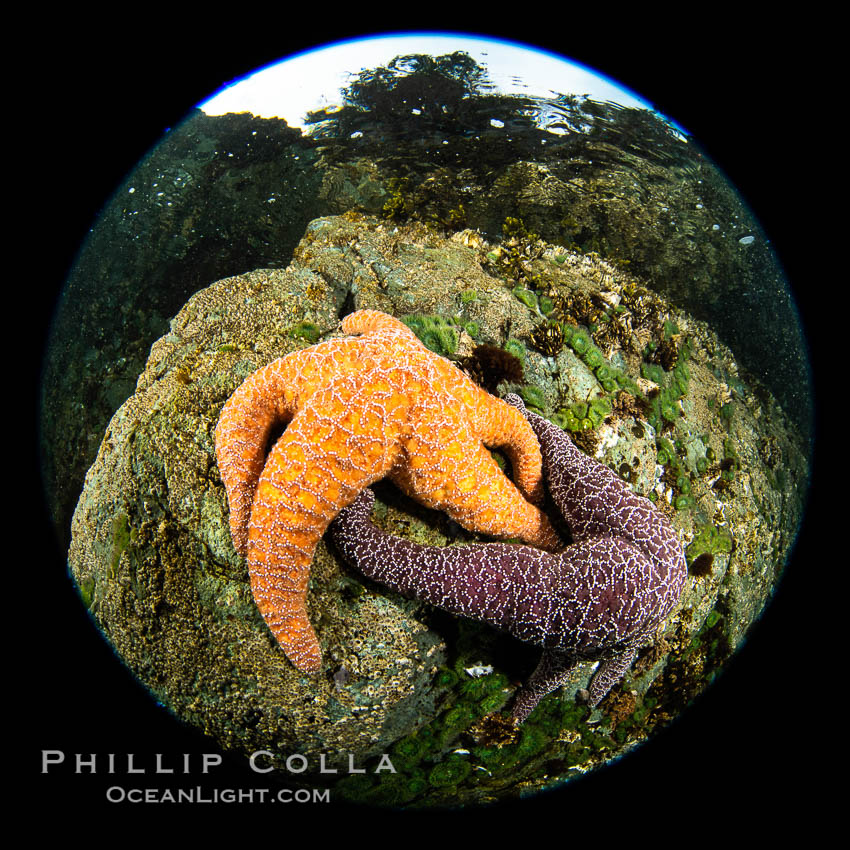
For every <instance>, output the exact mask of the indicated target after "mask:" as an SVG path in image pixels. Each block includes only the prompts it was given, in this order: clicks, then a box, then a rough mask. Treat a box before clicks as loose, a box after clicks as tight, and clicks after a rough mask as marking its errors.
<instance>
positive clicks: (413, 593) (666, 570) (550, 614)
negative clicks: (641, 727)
mask: <svg viewBox="0 0 850 850" xmlns="http://www.w3.org/2000/svg"><path fill="white" fill-rule="evenodd" d="M505 400H506V401H508V402H509V403H511V404H512V405H514V406H515V407H517V408H518V409H519V410H520V411H521V412H522V413H523V414H524V415H525V417H526V419H528V421H529V423H530V424H531V426H532V428H533V429H534V432H535V434H536V435H537V438H538V440H539V441H540V448H541V451H542V454H543V469H544V475H545V478H546V481H547V483H548V486H549V490H550V492H551V494H552V499H553V501H554V502H555V504H556V506H557V507H558V509H559V510H560V511H561V513H562V514H563V517H564V519H565V520H566V522H567V524H568V525H569V528H570V531H571V533H572V538H573V542H572V543H571V544H570V545H569V546H567V547H566V548H565V549H563V550H562V551H561V552H559V553H557V554H552V553H550V552H545V551H543V550H540V549H535V548H533V547H531V546H519V545H513V544H507V543H482V544H476V545H471V546H457V547H446V548H441V547H433V546H422V545H419V544H416V543H411V542H410V541H407V540H403V539H402V538H399V537H394V536H392V535H390V534H387V533H385V532H383V531H381V530H380V529H378V528H377V526H375V525H374V524H373V523H372V522H371V520H370V519H369V514H370V511H371V509H372V505H373V503H374V499H375V497H374V494H373V493H372V492H371V490H364V491H363V492H362V493H361V494H360V496H359V497H358V499H357V501H356V502H354V504H352V505H351V506H350V507H348V508H346V509H344V510H343V511H342V512H341V513H340V514H339V516H338V517H337V518H336V520H335V521H334V523H333V524H332V526H331V533H332V535H333V540H334V542H335V543H336V545H337V546H338V548H339V549H340V552H341V553H342V555H343V557H344V558H345V560H346V561H348V562H349V563H351V564H352V565H354V566H355V567H356V568H357V569H358V570H360V572H362V573H363V574H364V575H366V576H368V577H369V578H372V579H374V580H375V581H378V582H380V583H382V584H385V585H387V586H388V587H390V588H392V589H393V590H397V591H399V592H400V593H402V594H404V595H406V596H410V597H413V598H416V599H420V600H422V601H425V602H429V603H430V604H432V605H436V606H438V607H440V608H443V609H445V610H447V611H449V612H451V613H453V614H458V615H461V616H464V617H469V618H471V619H475V620H481V621H483V622H486V623H490V624H491V625H493V626H496V627H497V628H500V629H504V630H506V631H508V632H509V633H510V634H512V635H513V636H514V637H516V638H518V639H519V640H522V641H527V642H529V643H534V644H537V645H539V646H542V647H543V654H542V657H541V659H540V663H539V664H538V665H537V669H536V670H535V671H534V673H533V674H532V675H531V677H530V678H529V680H528V682H527V683H526V684H525V685H524V686H523V687H522V688H521V689H520V690H519V691H518V692H517V694H516V697H515V699H514V701H513V704H512V706H511V711H510V713H511V716H512V717H513V718H515V719H516V720H517V721H518V722H519V723H522V722H523V721H524V720H525V718H526V717H528V715H529V714H530V713H531V711H532V710H533V709H534V707H535V706H536V705H537V703H538V702H540V700H541V699H542V698H543V697H544V696H546V695H547V694H549V693H551V692H552V691H553V690H555V688H557V687H559V686H560V685H562V684H564V682H565V681H566V680H567V677H568V675H569V673H570V670H571V669H572V668H573V667H574V666H575V664H576V663H577V662H578V661H581V660H598V661H599V662H600V663H599V667H598V668H597V670H596V672H595V673H594V674H593V677H592V679H591V682H590V687H589V693H588V702H589V704H590V705H591V706H595V705H597V704H598V703H599V702H600V700H602V698H603V697H604V696H605V695H606V694H607V693H608V691H609V690H610V689H611V688H612V687H613V686H614V685H615V684H616V683H617V682H619V681H620V679H621V678H622V677H623V675H624V674H625V672H626V670H628V668H629V667H630V666H631V663H632V661H633V660H634V658H635V655H636V654H637V651H638V649H639V648H640V646H641V645H643V644H645V643H648V642H650V641H651V639H652V637H653V636H654V634H655V632H656V630H657V629H658V627H659V626H660V625H661V623H663V621H664V620H665V618H666V617H667V615H668V614H669V613H670V611H671V610H672V609H673V606H674V605H675V604H676V602H677V601H678V599H679V597H680V595H681V593H682V590H683V588H684V585H685V578H686V575H687V567H686V565H685V557H684V553H683V551H682V546H681V543H680V542H679V539H678V537H677V535H676V533H675V531H674V530H673V528H672V527H671V525H670V523H669V522H668V520H667V518H666V517H665V516H663V515H662V514H661V513H659V512H658V511H657V510H656V509H655V507H654V506H653V504H652V503H651V502H650V501H649V500H648V499H645V498H643V497H641V496H638V495H636V494H635V493H633V492H632V491H631V490H630V489H629V488H628V487H627V486H626V484H625V483H624V482H623V481H622V480H620V479H619V478H618V477H617V476H616V475H615V474H614V473H613V472H612V471H611V470H610V469H608V467H606V466H604V465H602V464H601V463H598V462H597V461H595V460H594V459H593V458H590V457H588V456H587V455H585V454H583V453H582V452H580V451H579V450H578V449H577V448H576V447H575V446H574V445H573V443H572V441H571V440H570V438H569V436H568V435H567V434H566V433H565V432H564V431H562V430H561V429H560V428H558V427H557V426H556V425H554V424H552V423H551V422H548V421H547V420H545V419H543V418H542V417H540V416H538V415H537V414H535V413H531V412H530V411H528V410H527V409H526V408H525V405H524V404H523V403H522V400H521V399H520V398H519V397H518V396H515V395H509V396H507V397H506V399H505Z"/></svg>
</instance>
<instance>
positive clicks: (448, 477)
mask: <svg viewBox="0 0 850 850" xmlns="http://www.w3.org/2000/svg"><path fill="white" fill-rule="evenodd" d="M342 330H343V332H344V333H346V334H354V335H357V336H348V337H339V338H334V339H330V340H327V341H325V342H322V343H319V344H318V345H314V346H311V347H310V348H307V349H304V350H302V351H296V352H293V353H291V354H288V355H286V356H285V357H282V358H280V359H279V360H275V361H274V362H273V363H270V364H269V365H268V366H266V367H264V368H262V369H259V370H258V371H257V372H255V373H254V374H253V375H251V376H250V377H249V378H248V379H247V380H246V381H245V382H244V383H243V384H242V385H241V386H240V387H239V388H238V389H237V390H236V392H235V393H234V394H233V395H232V396H231V398H230V399H229V400H228V401H227V403H226V404H225V405H224V408H223V409H222V411H221V416H220V418H219V421H218V425H217V426H216V432H215V444H216V456H217V458H218V465H219V470H220V471H221V477H222V480H223V481H224V485H225V488H226V490H227V497H228V502H229V505H230V533H231V536H232V538H233V544H234V546H235V548H236V550H237V552H239V553H240V554H242V555H245V556H246V557H247V560H248V569H249V574H250V577H251V589H252V591H253V594H254V599H255V600H256V602H257V607H258V608H259V609H260V612H261V613H262V615H263V617H264V618H265V620H266V623H267V624H268V626H269V628H270V629H271V631H272V633H273V634H274V635H275V637H276V638H277V640H278V642H279V643H280V645H281V646H282V647H283V650H284V652H285V653H286V655H287V656H288V657H289V659H290V660H291V661H292V662H293V664H295V666H296V667H298V668H299V669H300V670H303V671H305V672H311V673H312V672H317V671H318V670H319V669H320V665H321V650H320V648H319V643H318V640H317V639H316V635H315V632H314V631H313V627H312V626H311V625H310V621H309V619H308V617H307V609H306V595H307V584H308V579H309V572H310V564H311V562H312V560H313V553H314V551H315V548H316V544H317V543H318V541H319V540H320V539H321V537H322V535H323V534H324V532H325V529H326V528H327V527H328V525H329V523H330V522H331V520H332V519H333V518H334V517H335V516H336V515H337V513H339V511H340V510H341V509H342V508H343V507H345V506H346V505H349V504H351V503H352V502H353V501H354V499H355V498H356V497H357V495H358V493H360V492H361V491H362V490H363V489H364V488H365V487H368V486H369V485H370V484H372V483H373V482H375V481H377V480H379V479H381V478H384V477H385V476H388V477H389V478H390V480H392V481H393V482H394V483H395V484H396V485H397V486H398V487H399V488H401V489H402V490H403V491H404V492H405V493H407V494H408V495H410V496H412V497H413V498H415V499H416V500H417V501H419V502H421V503H422V504H424V505H427V506H428V507H431V508H436V509H438V510H442V511H445V512H446V513H447V514H448V515H449V516H450V517H452V518H453V519H454V520H456V521H457V522H458V523H460V524H461V525H462V526H464V527H465V528H467V529H469V530H471V531H479V532H484V533H486V534H491V535H493V536H496V537H519V538H521V539H522V540H524V541H525V542H527V543H529V544H532V545H535V546H540V547H542V548H547V549H551V548H555V547H557V546H558V545H559V544H560V540H559V538H558V536H557V534H556V532H555V531H554V529H553V528H552V526H551V525H550V524H549V521H548V519H547V518H546V516H545V515H544V514H543V513H542V512H541V511H540V510H539V509H538V508H537V507H535V506H534V505H533V504H531V502H537V501H540V499H541V497H542V494H543V482H542V478H541V457H540V449H539V446H538V444H537V439H536V437H535V435H534V432H533V430H532V429H531V427H530V426H529V425H528V423H527V422H526V420H525V418H524V417H523V416H522V415H521V414H520V413H519V411H517V410H516V408H514V407H511V406H510V405H508V404H506V403H505V402H503V401H501V400H500V399H497V398H495V397H493V396H491V395H489V394H488V393H486V392H485V391H484V390H482V389H481V388H480V387H478V386H477V385H476V384H474V383H473V382H472V381H471V380H470V379H469V378H467V377H466V375H464V374H463V373H462V372H460V371H459V370H458V369H457V368H456V367H455V366H453V365H452V364H451V363H450V362H449V361H448V360H446V359H444V358H443V357H440V356H439V355H437V354H434V353H433V352H431V351H429V350H428V349H427V348H426V347H425V346H424V345H422V343H421V342H420V341H419V340H418V339H417V337H416V336H415V334H414V333H413V332H412V331H411V330H410V329H409V328H408V327H407V326H406V325H404V324H403V323H402V322H400V321H398V320H397V319H394V318H393V317H392V316H388V315H386V314H385V313H380V312H378V311H375V310H361V311H359V312H356V313H352V314H351V315H349V316H347V317H346V318H345V319H344V320H343V322H342ZM280 423H289V424H288V427H287V428H286V430H285V431H284V432H283V435H282V436H281V437H280V439H279V440H278V441H277V443H276V444H275V445H274V447H273V448H272V450H271V452H270V453H269V456H268V460H266V457H265V452H266V445H267V442H268V439H269V436H270V433H271V431H272V429H273V428H274V427H275V426H276V425H279V424H280ZM485 446H490V447H493V448H499V449H502V450H504V452H505V453H506V454H507V455H508V457H509V459H510V461H511V464H512V468H513V472H514V478H515V480H516V486H514V484H513V483H511V481H510V480H509V479H508V478H507V477H506V476H505V475H504V474H503V473H502V471H501V470H500V469H499V467H498V465H497V464H496V462H495V461H494V460H493V458H492V456H491V455H490V453H489V451H488V450H487V448H485ZM517 488H519V489H517ZM520 491H521V492H520ZM523 495H524V496H525V497H526V498H527V499H529V500H530V501H526V498H523Z"/></svg>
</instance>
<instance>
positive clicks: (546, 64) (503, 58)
mask: <svg viewBox="0 0 850 850" xmlns="http://www.w3.org/2000/svg"><path fill="white" fill-rule="evenodd" d="M455 50H463V51H465V52H467V53H468V54H469V55H470V56H471V57H472V58H473V59H475V60H476V61H477V62H479V63H481V64H483V65H485V66H486V67H487V71H488V76H489V78H490V81H491V82H492V83H494V84H495V85H496V87H497V90H498V91H499V92H500V93H503V94H526V95H538V96H542V97H548V96H551V95H552V94H553V93H558V94H575V95H588V96H589V97H591V98H592V99H593V100H600V101H614V102H615V103H619V104H621V105H622V106H632V107H639V108H644V109H652V108H653V107H652V105H651V104H650V103H649V102H647V101H646V100H643V99H642V98H641V97H640V96H639V95H637V94H635V93H634V92H632V91H631V90H629V89H628V88H626V87H625V86H622V85H620V84H619V83H617V82H615V81H614V80H611V79H609V78H608V77H605V76H604V75H602V74H600V73H598V72H596V71H594V70H592V69H590V68H587V67H586V66H584V65H580V64H578V63H577V62H573V61H571V60H569V59H567V58H566V57H564V56H558V55H556V54H553V53H547V52H545V51H542V50H539V49H537V48H535V47H533V46H532V45H522V44H517V43H514V42H506V41H502V40H495V39H489V38H486V37H481V36H471V35H464V34H451V33H428V32H424V33H408V34H399V35H387V36H376V37H373V38H365V39H357V40H352V41H344V42H338V43H335V44H331V45H327V46H325V47H320V48H317V49H315V50H312V51H309V52H305V53H299V54H296V55H295V56H291V57H286V58H283V59H282V60H281V61H280V62H278V63H276V64H274V65H269V66H267V67H265V68H262V69H261V70H259V71H257V72H255V73H253V74H250V75H248V76H246V77H243V78H241V79H239V80H235V81H233V82H232V83H228V84H227V85H226V86H224V87H223V88H222V89H220V90H219V91H218V92H216V94H214V95H213V96H212V97H210V98H209V99H208V100H206V101H204V102H203V103H202V104H200V108H201V109H202V110H203V111H204V112H206V113H207V114H209V115H222V114H224V113H227V112H251V113H252V114H254V115H257V116H261V117H264V118H274V117H279V118H284V119H285V120H286V122H287V123H288V124H289V126H291V127H302V128H303V127H304V118H305V117H306V115H307V112H309V111H311V110H316V109H322V108H326V107H328V106H333V105H336V104H340V105H341V99H340V96H339V95H340V91H341V89H343V88H345V87H346V86H347V85H348V84H349V83H350V81H351V79H352V77H354V76H355V75H356V74H358V73H359V72H360V71H362V70H364V69H366V68H374V67H377V66H379V65H386V64H387V63H388V62H389V61H390V60H391V59H393V58H394V57H395V56H399V55H404V54H409V53H427V54H431V55H435V56H437V55H443V54H446V53H452V52H454V51H455Z"/></svg>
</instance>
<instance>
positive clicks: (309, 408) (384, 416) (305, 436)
mask: <svg viewBox="0 0 850 850" xmlns="http://www.w3.org/2000/svg"><path fill="white" fill-rule="evenodd" d="M359 389H360V385H359V383H358V381H357V380H356V378H355V377H354V376H350V375H349V376H343V377H341V378H339V379H337V380H336V381H334V382H332V383H331V384H330V385H329V386H328V387H327V388H326V389H324V390H322V391H321V392H317V393H315V394H314V396H313V397H312V398H311V400H310V401H309V402H308V403H307V404H306V405H305V406H304V407H303V408H302V409H301V410H300V411H299V412H298V413H297V414H296V415H295V417H294V418H293V420H292V422H291V423H290V425H289V427H288V428H287V429H286V431H285V432H284V434H283V436H282V437H281V438H280V439H279V440H278V442H277V443H276V444H275V446H274V448H273V449H272V451H271V453H270V454H269V458H268V460H267V462H266V465H265V467H264V469H263V472H262V474H261V476H260V479H259V482H258V484H257V490H256V495H255V497H254V502H253V506H252V509H251V520H250V523H249V528H248V547H247V560H248V572H249V575H250V579H251V590H252V591H253V594H254V599H255V601H256V602H257V607H258V608H259V609H260V612H261V613H262V615H263V617H264V619H265V621H266V623H267V624H268V626H269V628H270V629H271V631H272V633H273V634H274V636H275V637H276V638H277V640H278V642H279V643H280V645H281V647H282V648H283V650H284V652H285V653H286V655H287V657H288V658H289V659H290V661H292V663H293V664H294V665H295V666H296V667H298V669H300V670H303V671H304V672H310V673H314V672H318V670H319V669H320V666H321V650H320V648H319V643H318V640H317V638H316V634H315V632H314V631H313V628H312V626H311V625H310V621H309V619H308V616H307V607H306V596H307V586H308V580H309V573H310V564H311V562H312V560H313V554H314V552H315V549H316V545H317V543H318V542H319V540H320V539H321V537H322V535H323V534H324V532H325V529H326V528H327V526H328V523H330V521H331V520H332V519H333V518H334V516H336V514H337V513H338V511H339V510H340V509H341V508H342V507H344V506H345V505H347V504H350V503H351V502H352V501H353V500H354V498H355V497H356V496H357V494H358V493H359V492H360V491H361V490H362V489H363V488H364V487H367V486H368V485H369V484H371V483H373V482H374V481H377V480H379V479H380V478H383V477H384V476H385V475H386V474H387V473H388V472H389V470H390V469H391V468H392V467H393V465H394V464H395V462H396V459H397V454H398V451H399V450H398V447H397V444H398V439H397V432H398V430H399V428H400V425H401V423H402V422H403V421H404V406H403V405H402V406H401V407H400V409H399V410H398V411H397V413H396V415H393V413H392V411H390V410H389V409H388V406H387V399H386V398H384V399H382V398H381V397H380V396H377V397H376V396H375V395H374V394H373V396H371V397H370V400H369V401H363V402H362V403H361V404H357V405H355V404H353V403H352V400H353V398H354V397H355V396H356V395H357V393H358V392H359ZM387 395H389V396H391V395H392V391H391V390H388V392H387ZM382 400H383V402H384V403H383V404H382V403H381V402H382Z"/></svg>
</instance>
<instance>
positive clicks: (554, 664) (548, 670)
mask: <svg viewBox="0 0 850 850" xmlns="http://www.w3.org/2000/svg"><path fill="white" fill-rule="evenodd" d="M575 665H576V657H575V655H574V654H573V653H571V652H568V651H565V650H562V649H544V650H543V654H542V655H541V656H540V661H539V663H538V664H537V667H536V668H535V670H534V672H533V673H532V674H531V676H529V678H528V681H527V682H526V683H525V684H524V685H523V686H522V687H521V688H520V689H519V690H518V691H517V693H516V695H515V696H514V699H513V702H512V703H511V710H510V715H511V717H513V718H514V719H515V720H516V721H517V723H522V722H523V721H524V720H525V719H526V718H527V717H528V715H529V714H531V712H532V711H534V709H535V708H537V704H538V703H539V702H540V700H542V699H543V697H545V696H548V695H549V694H551V693H552V691H554V690H555V689H556V688H559V687H560V686H561V685H563V684H565V683H566V681H567V679H568V678H569V676H570V672H571V671H572V669H573V668H574V667H575Z"/></svg>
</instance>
